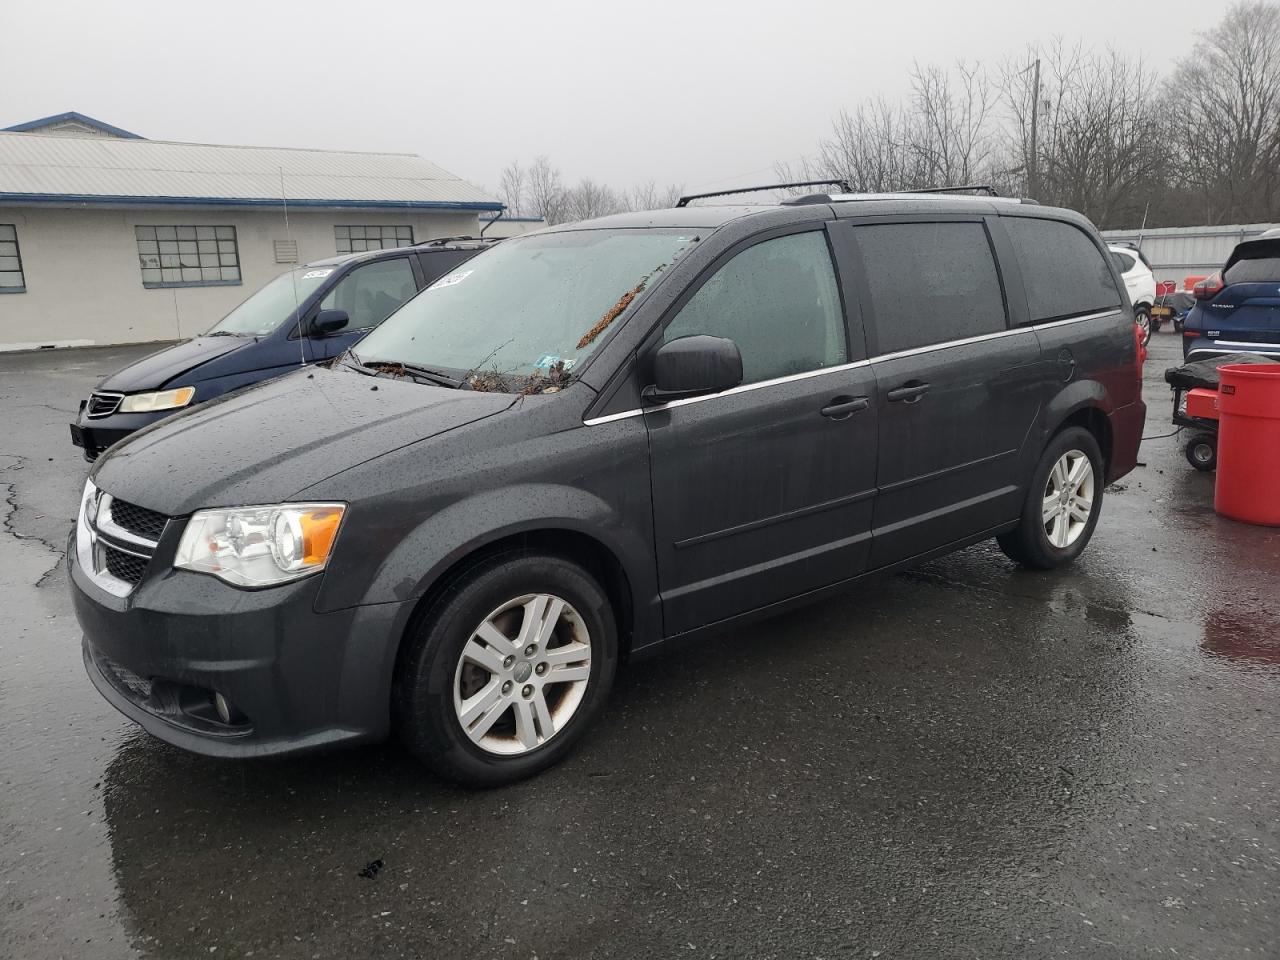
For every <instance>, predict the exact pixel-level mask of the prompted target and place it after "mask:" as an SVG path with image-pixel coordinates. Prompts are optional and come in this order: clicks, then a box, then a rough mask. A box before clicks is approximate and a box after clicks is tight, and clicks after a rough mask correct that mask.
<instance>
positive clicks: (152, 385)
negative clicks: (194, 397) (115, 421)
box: [99, 337, 258, 393]
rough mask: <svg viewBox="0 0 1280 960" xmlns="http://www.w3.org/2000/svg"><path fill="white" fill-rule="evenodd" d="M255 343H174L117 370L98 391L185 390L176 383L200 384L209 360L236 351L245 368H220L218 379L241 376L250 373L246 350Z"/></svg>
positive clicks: (246, 340) (225, 340) (250, 360)
mask: <svg viewBox="0 0 1280 960" xmlns="http://www.w3.org/2000/svg"><path fill="white" fill-rule="evenodd" d="M257 342H258V341H257V340H255V339H254V338H253V337H196V338H195V339H194V340H188V341H186V342H185V343H177V344H174V345H173V346H172V347H166V348H165V349H163V350H159V351H157V352H156V353H149V354H147V355H146V356H145V357H143V358H142V359H141V360H135V361H134V362H133V363H131V364H129V365H128V366H127V367H124V368H123V369H120V370H117V371H116V372H115V373H113V374H111V376H109V377H107V379H105V380H103V381H102V383H101V384H100V385H99V389H101V390H114V391H118V392H120V393H139V392H141V391H144V390H159V389H161V388H162V387H166V386H170V385H172V386H175V387H185V386H190V385H191V384H190V383H175V382H174V381H175V380H177V378H178V377H181V376H183V374H190V376H189V377H187V379H188V380H190V381H195V380H202V379H204V377H202V376H201V375H200V371H199V370H198V369H197V368H198V367H201V366H204V365H205V364H206V363H208V362H209V361H210V360H216V359H217V358H218V357H224V356H227V354H230V353H235V352H236V351H239V352H240V353H241V354H242V355H243V356H244V360H245V363H244V364H234V363H232V364H230V365H229V366H228V365H219V366H220V369H219V371H218V372H219V375H226V374H229V373H240V372H242V371H244V370H253V369H255V367H254V360H253V358H254V351H253V350H252V349H248V348H251V347H253V346H254V345H255V344H256V343H257Z"/></svg>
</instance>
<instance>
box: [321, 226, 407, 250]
mask: <svg viewBox="0 0 1280 960" xmlns="http://www.w3.org/2000/svg"><path fill="white" fill-rule="evenodd" d="M333 238H334V240H335V241H337V244H338V252H339V253H360V252H362V251H364V250H386V249H388V248H389V247H408V246H412V245H413V227H410V226H407V225H406V226H400V227H334V228H333Z"/></svg>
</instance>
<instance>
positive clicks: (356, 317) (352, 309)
mask: <svg viewBox="0 0 1280 960" xmlns="http://www.w3.org/2000/svg"><path fill="white" fill-rule="evenodd" d="M417 292H418V286H417V284H416V283H415V282H414V279H413V268H412V267H411V266H409V261H408V260H407V259H406V258H404V257H397V258H395V259H394V260H378V261H376V262H374V263H367V264H365V265H364V266H362V267H356V268H355V269H354V270H352V271H351V272H350V273H348V274H347V275H346V276H345V277H343V278H342V279H341V280H339V281H338V283H337V285H336V286H335V287H334V288H333V289H332V290H330V291H329V293H328V295H327V296H326V297H325V298H324V300H322V301H321V302H320V309H321V310H345V311H347V316H349V317H350V318H351V322H350V323H349V324H348V325H347V328H346V329H348V330H365V329H368V328H370V327H376V326H377V325H378V324H380V323H381V322H382V321H383V320H385V319H387V317H389V316H391V314H392V313H393V312H395V310H396V309H398V308H399V306H400V305H401V304H402V303H404V302H405V301H406V300H408V299H409V298H410V297H412V296H413V295H414V294H415V293H417Z"/></svg>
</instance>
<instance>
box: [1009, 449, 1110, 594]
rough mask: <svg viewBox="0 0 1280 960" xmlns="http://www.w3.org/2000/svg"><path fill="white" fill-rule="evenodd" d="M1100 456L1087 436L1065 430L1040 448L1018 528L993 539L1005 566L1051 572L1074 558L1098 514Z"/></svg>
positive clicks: (1102, 475) (1100, 502)
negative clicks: (1013, 562)
mask: <svg viewBox="0 0 1280 960" xmlns="http://www.w3.org/2000/svg"><path fill="white" fill-rule="evenodd" d="M1103 485H1104V472H1103V464H1102V451H1101V450H1100V449H1099V448H1098V441H1097V440H1096V439H1095V438H1094V436H1093V434H1092V433H1090V432H1089V431H1088V430H1086V429H1084V428H1083V427H1069V428H1068V429H1066V430H1063V431H1062V432H1061V433H1059V434H1057V435H1056V436H1055V437H1054V438H1053V439H1052V440H1050V441H1049V445H1048V446H1047V447H1045V451H1044V453H1043V454H1042V455H1041V457H1040V462H1039V463H1037V464H1036V468H1035V470H1034V471H1033V472H1032V474H1031V484H1030V486H1029V488H1028V490H1027V499H1026V502H1025V503H1024V505H1023V508H1022V516H1021V518H1020V520H1019V523H1018V526H1017V527H1016V528H1015V529H1013V530H1011V531H1009V532H1008V533H1004V534H1001V535H1000V536H998V537H997V538H996V542H997V543H999V544H1000V549H1001V550H1003V551H1004V552H1005V555H1006V556H1008V557H1009V558H1010V559H1011V560H1016V561H1017V562H1018V563H1020V564H1022V565H1023V566H1024V567H1030V568H1032V569H1034V570H1053V569H1055V568H1056V567H1061V566H1065V565H1066V564H1068V563H1070V562H1071V561H1073V560H1075V558H1076V557H1078V556H1080V554H1081V552H1082V551H1083V550H1084V548H1085V546H1086V545H1087V544H1088V543H1089V539H1090V538H1091V537H1092V536H1093V530H1094V527H1096V526H1097V524H1098V515H1099V513H1100V512H1101V510H1102V488H1103Z"/></svg>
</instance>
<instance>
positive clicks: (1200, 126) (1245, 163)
mask: <svg viewBox="0 0 1280 960" xmlns="http://www.w3.org/2000/svg"><path fill="white" fill-rule="evenodd" d="M1170 94H1171V98H1170V104H1171V106H1172V107H1173V108H1176V109H1177V110H1179V112H1180V114H1181V116H1183V117H1185V118H1186V128H1187V129H1186V133H1185V136H1184V137H1183V138H1182V139H1183V147H1184V149H1185V151H1186V154H1185V163H1184V166H1183V176H1184V177H1185V179H1186V181H1187V183H1188V184H1189V185H1190V186H1192V187H1193V188H1194V189H1195V190H1196V191H1197V192H1198V193H1199V194H1200V197H1201V198H1202V202H1203V204H1204V206H1203V210H1204V216H1205V217H1207V218H1208V220H1209V221H1210V222H1211V223H1222V222H1224V221H1233V222H1237V223H1239V222H1249V221H1257V220H1271V219H1276V218H1280V5H1277V4H1275V3H1261V2H1248V3H1237V4H1235V5H1234V6H1233V7H1231V9H1230V10H1229V11H1228V12H1227V15H1226V17H1225V18H1224V19H1223V21H1222V23H1221V24H1219V25H1218V26H1217V27H1216V28H1215V29H1213V30H1212V31H1210V32H1208V33H1207V34H1206V35H1205V37H1204V39H1202V40H1201V41H1200V42H1199V43H1197V44H1196V47H1195V50H1194V51H1193V52H1192V53H1191V54H1190V56H1188V57H1187V58H1186V59H1184V60H1182V61H1181V62H1180V63H1179V64H1178V67H1177V70H1176V71H1175V73H1174V77H1173V82H1172V84H1171V90H1170Z"/></svg>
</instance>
